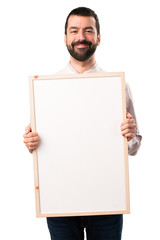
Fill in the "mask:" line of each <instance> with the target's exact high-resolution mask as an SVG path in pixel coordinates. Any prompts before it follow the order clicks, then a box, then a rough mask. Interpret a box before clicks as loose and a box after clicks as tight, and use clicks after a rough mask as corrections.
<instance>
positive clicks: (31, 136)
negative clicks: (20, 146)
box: [23, 125, 40, 152]
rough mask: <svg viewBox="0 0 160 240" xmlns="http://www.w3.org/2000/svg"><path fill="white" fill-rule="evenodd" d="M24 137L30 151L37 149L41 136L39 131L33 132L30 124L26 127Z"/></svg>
mask: <svg viewBox="0 0 160 240" xmlns="http://www.w3.org/2000/svg"><path fill="white" fill-rule="evenodd" d="M23 138H24V140H23V142H24V143H25V145H26V147H27V148H28V150H29V151H30V152H32V151H33V150H36V149H37V147H38V145H39V140H40V137H39V135H38V133H37V132H32V129H31V126H30V125H29V126H27V127H26V128H25V133H24V135H23Z"/></svg>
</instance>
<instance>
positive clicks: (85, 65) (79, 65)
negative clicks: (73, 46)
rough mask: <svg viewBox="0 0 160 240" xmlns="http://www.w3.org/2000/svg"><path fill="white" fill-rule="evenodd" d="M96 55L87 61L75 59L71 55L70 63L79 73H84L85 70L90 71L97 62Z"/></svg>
mask: <svg viewBox="0 0 160 240" xmlns="http://www.w3.org/2000/svg"><path fill="white" fill-rule="evenodd" d="M95 62H96V61H95V57H94V56H92V57H91V58H90V59H88V60H86V61H83V62H82V61H78V60H76V59H74V58H73V57H70V64H71V66H72V67H73V68H74V69H75V70H76V71H77V72H78V73H84V72H85V71H88V70H89V69H90V68H91V67H93V66H94V64H95Z"/></svg>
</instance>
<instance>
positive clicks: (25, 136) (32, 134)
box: [23, 132, 38, 138]
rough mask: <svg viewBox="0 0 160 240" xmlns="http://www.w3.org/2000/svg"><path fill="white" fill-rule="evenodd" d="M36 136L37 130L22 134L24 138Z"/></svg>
mask: <svg viewBox="0 0 160 240" xmlns="http://www.w3.org/2000/svg"><path fill="white" fill-rule="evenodd" d="M36 136H38V133H37V132H30V133H28V134H26V133H25V134H24V135H23V137H24V138H32V137H36Z"/></svg>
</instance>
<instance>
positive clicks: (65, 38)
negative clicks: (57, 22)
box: [64, 34, 67, 45]
mask: <svg viewBox="0 0 160 240" xmlns="http://www.w3.org/2000/svg"><path fill="white" fill-rule="evenodd" d="M64 43H65V45H67V36H66V34H64Z"/></svg>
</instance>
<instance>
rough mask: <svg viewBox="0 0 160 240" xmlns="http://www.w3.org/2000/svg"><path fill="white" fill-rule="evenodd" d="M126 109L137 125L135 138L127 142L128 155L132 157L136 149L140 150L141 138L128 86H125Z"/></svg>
mask: <svg viewBox="0 0 160 240" xmlns="http://www.w3.org/2000/svg"><path fill="white" fill-rule="evenodd" d="M126 108H127V112H129V113H130V114H131V115H132V116H133V118H134V120H135V122H136V125H137V131H136V136H135V137H134V138H133V139H132V140H130V141H129V142H128V154H129V155H132V156H133V155H135V154H136V153H137V151H138V149H139V148H140V145H141V140H142V136H141V135H140V132H139V128H138V123H137V119H136V114H135V110H134V105H133V98H132V94H131V90H130V87H129V85H128V84H126Z"/></svg>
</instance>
